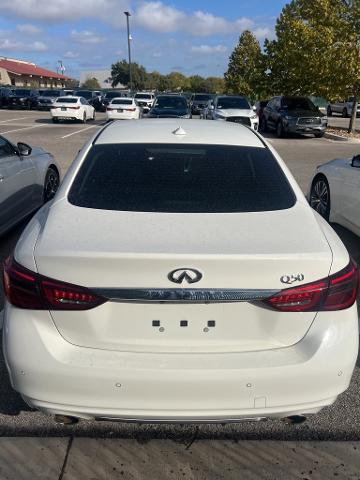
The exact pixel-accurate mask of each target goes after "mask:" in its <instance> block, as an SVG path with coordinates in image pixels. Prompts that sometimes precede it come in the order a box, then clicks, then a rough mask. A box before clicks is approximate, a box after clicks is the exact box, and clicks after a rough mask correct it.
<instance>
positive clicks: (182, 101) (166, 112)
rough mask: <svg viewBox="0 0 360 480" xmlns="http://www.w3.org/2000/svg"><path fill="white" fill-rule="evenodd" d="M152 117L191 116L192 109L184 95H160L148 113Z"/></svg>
mask: <svg viewBox="0 0 360 480" xmlns="http://www.w3.org/2000/svg"><path fill="white" fill-rule="evenodd" d="M147 116H148V117H150V118H191V110H190V107H189V104H188V102H187V100H186V98H185V97H183V96H182V95H171V94H168V95H158V96H157V97H156V99H155V102H154V105H153V106H152V108H151V109H150V111H149V113H148V115H147Z"/></svg>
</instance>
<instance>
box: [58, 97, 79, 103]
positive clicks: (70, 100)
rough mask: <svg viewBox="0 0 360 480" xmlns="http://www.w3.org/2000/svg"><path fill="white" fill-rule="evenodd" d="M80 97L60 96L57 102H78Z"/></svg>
mask: <svg viewBox="0 0 360 480" xmlns="http://www.w3.org/2000/svg"><path fill="white" fill-rule="evenodd" d="M77 101H78V99H77V98H71V97H60V98H58V99H57V100H56V102H57V103H77Z"/></svg>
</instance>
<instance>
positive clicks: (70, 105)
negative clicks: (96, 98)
mask: <svg viewBox="0 0 360 480" xmlns="http://www.w3.org/2000/svg"><path fill="white" fill-rule="evenodd" d="M65 99H66V101H65ZM71 100H72V102H70V101H71ZM50 114H51V117H52V119H56V120H61V119H67V120H81V121H82V120H83V119H84V118H85V119H86V120H93V119H94V117H95V108H94V107H93V106H92V105H89V103H88V102H87V101H86V100H85V99H84V98H83V97H71V96H67V97H60V98H58V99H57V100H56V102H54V103H53V106H52V108H51V109H50Z"/></svg>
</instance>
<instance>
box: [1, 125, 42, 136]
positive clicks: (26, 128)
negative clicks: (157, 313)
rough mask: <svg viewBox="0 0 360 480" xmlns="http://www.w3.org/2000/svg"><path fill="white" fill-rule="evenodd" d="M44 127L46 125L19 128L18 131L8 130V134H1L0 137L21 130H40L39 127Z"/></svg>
mask: <svg viewBox="0 0 360 480" xmlns="http://www.w3.org/2000/svg"><path fill="white" fill-rule="evenodd" d="M43 126H44V125H33V126H31V127H23V128H17V129H16V130H7V131H6V132H0V135H5V133H13V132H20V131H21V130H30V128H39V127H43Z"/></svg>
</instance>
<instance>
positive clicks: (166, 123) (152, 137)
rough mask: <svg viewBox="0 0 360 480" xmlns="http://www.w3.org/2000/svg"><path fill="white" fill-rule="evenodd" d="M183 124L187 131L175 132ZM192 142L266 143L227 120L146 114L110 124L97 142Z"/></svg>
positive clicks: (216, 143) (210, 143)
mask: <svg viewBox="0 0 360 480" xmlns="http://www.w3.org/2000/svg"><path fill="white" fill-rule="evenodd" d="M178 127H182V128H183V129H184V130H185V131H186V132H187V134H186V135H182V136H176V135H173V133H172V132H173V131H174V130H176V129H177V128H178ZM132 142H135V143H192V144H209V145H243V146H244V145H246V146H249V147H263V144H262V142H261V140H260V139H259V138H258V137H257V136H256V135H255V134H254V133H253V132H252V131H251V130H250V129H248V128H246V127H244V126H242V125H237V124H230V123H225V122H204V121H202V120H193V119H184V118H174V119H173V118H172V119H170V118H169V119H160V118H145V119H141V120H140V121H139V122H135V124H134V123H133V122H125V121H124V122H121V123H116V122H114V124H112V125H110V126H109V127H107V128H106V129H105V130H104V132H103V133H102V134H101V136H100V137H99V138H98V139H97V141H96V143H97V144H101V143H132Z"/></svg>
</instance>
